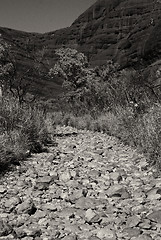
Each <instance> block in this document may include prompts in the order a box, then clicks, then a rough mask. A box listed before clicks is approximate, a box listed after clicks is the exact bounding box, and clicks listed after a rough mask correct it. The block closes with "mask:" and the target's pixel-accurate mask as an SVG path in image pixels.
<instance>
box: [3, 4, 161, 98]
mask: <svg viewBox="0 0 161 240" xmlns="http://www.w3.org/2000/svg"><path fill="white" fill-rule="evenodd" d="M0 34H1V37H3V38H4V39H5V41H6V42H7V43H9V44H10V45H11V46H12V47H11V50H12V54H13V56H14V58H15V59H16V62H17V67H18V71H21V72H23V71H24V70H25V69H28V68H33V66H35V64H39V61H38V62H35V59H41V62H42V63H41V64H40V65H41V68H42V72H43V73H44V74H43V75H42V76H39V77H38V73H37V72H36V71H35V70H34V79H35V80H34V83H35V85H34V86H33V87H32V89H33V91H36V92H37V93H38V94H40V95H42V96H45V95H46V96H50V97H53V93H54V94H56V95H58V94H59V93H61V92H62V89H61V84H62V82H60V81H58V79H54V80H52V81H51V80H50V79H48V77H47V75H46V73H47V71H48V69H49V68H50V67H51V66H53V64H54V63H55V61H56V56H55V49H56V48H60V47H62V46H65V47H72V48H76V49H78V50H79V51H81V52H84V53H85V54H86V55H87V56H88V59H89V61H90V63H91V65H101V64H103V63H105V61H106V60H107V59H113V60H114V61H115V62H118V63H119V64H120V65H121V66H122V67H130V66H135V67H140V66H142V67H144V66H145V65H149V64H152V63H153V62H155V61H157V60H158V59H160V58H161V0H97V1H96V3H95V4H94V5H92V6H91V7H90V8H89V9H87V10H86V11H85V12H84V13H83V14H81V15H80V16H79V17H78V19H76V20H75V21H74V22H73V24H72V25H71V26H70V27H68V28H64V29H60V30H57V31H53V32H48V33H44V34H38V33H25V32H21V31H16V30H12V29H7V28H0ZM42 52H44V54H43V57H42V56H41V54H42ZM32 77H33V76H32ZM42 89H43V91H42Z"/></svg>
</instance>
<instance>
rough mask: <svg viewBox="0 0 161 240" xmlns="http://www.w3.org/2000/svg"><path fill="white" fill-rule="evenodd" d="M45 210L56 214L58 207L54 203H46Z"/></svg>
mask: <svg viewBox="0 0 161 240" xmlns="http://www.w3.org/2000/svg"><path fill="white" fill-rule="evenodd" d="M45 209H47V210H50V211H54V212H55V211H56V210H57V207H56V206H55V204H54V203H46V204H45Z"/></svg>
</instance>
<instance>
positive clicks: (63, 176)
mask: <svg viewBox="0 0 161 240" xmlns="http://www.w3.org/2000/svg"><path fill="white" fill-rule="evenodd" d="M59 179H60V181H63V182H68V181H69V180H70V179H71V174H70V172H69V171H66V172H63V173H60V174H59Z"/></svg>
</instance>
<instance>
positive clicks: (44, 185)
mask: <svg viewBox="0 0 161 240" xmlns="http://www.w3.org/2000/svg"><path fill="white" fill-rule="evenodd" d="M52 180H53V178H52V177H51V176H45V177H39V178H38V179H37V181H36V185H35V186H34V188H35V189H38V190H47V189H48V188H49V185H50V183H51V182H52Z"/></svg>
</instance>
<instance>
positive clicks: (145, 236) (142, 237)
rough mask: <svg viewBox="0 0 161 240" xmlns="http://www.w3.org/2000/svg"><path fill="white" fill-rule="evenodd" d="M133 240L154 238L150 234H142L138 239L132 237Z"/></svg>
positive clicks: (150, 239)
mask: <svg viewBox="0 0 161 240" xmlns="http://www.w3.org/2000/svg"><path fill="white" fill-rule="evenodd" d="M131 240H152V237H151V236H150V235H148V234H142V235H139V236H137V237H132V238H131Z"/></svg>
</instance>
